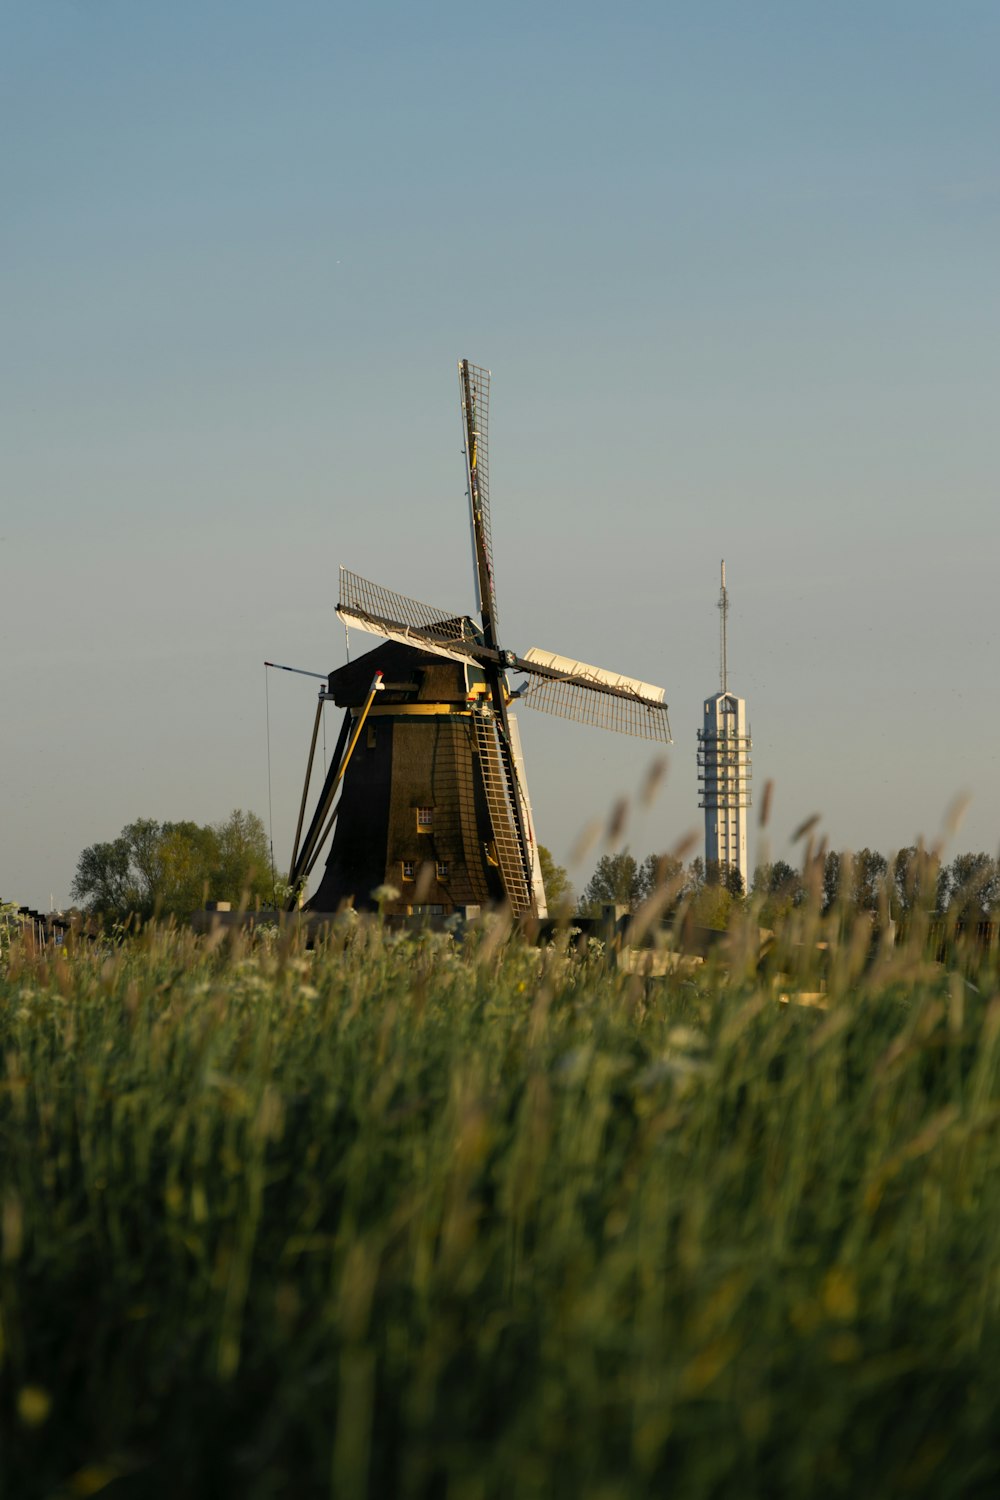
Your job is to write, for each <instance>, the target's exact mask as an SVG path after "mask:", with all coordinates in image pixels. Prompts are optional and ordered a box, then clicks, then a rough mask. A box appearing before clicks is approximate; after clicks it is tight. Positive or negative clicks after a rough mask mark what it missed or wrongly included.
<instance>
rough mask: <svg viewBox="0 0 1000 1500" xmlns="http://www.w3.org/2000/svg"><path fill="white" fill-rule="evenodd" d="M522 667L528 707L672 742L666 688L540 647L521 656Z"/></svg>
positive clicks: (523, 698) (520, 695)
mask: <svg viewBox="0 0 1000 1500" xmlns="http://www.w3.org/2000/svg"><path fill="white" fill-rule="evenodd" d="M517 669H518V671H521V672H525V673H526V674H527V677H528V680H527V682H526V683H525V685H524V687H523V688H522V689H521V690H520V692H519V693H518V698H519V699H520V701H521V702H522V703H524V704H525V705H526V706H527V707H528V708H538V709H542V710H543V711H544V712H545V713H550V714H557V715H559V717H561V718H564V719H575V720H577V722H579V723H583V724H594V725H596V726H597V727H598V728H600V729H613V730H616V731H617V732H618V733H619V734H630V735H632V736H634V737H635V738H636V739H643V740H659V741H661V742H662V743H663V744H668V745H669V744H670V742H671V736H670V720H669V718H668V717H667V705H666V703H665V702H664V698H665V696H666V694H665V693H664V690H663V688H658V687H654V686H653V684H652V683H650V682H641V681H640V680H639V678H637V677H625V676H623V675H622V674H621V673H620V672H607V671H605V670H604V668H603V667H592V666H590V665H589V664H588V663H587V662H582V661H572V660H571V659H570V658H569V657H566V656H557V655H555V653H554V652H552V651H540V650H538V648H537V647H534V646H533V647H532V648H531V650H530V651H528V652H527V653H526V654H525V655H524V656H521V657H518V658H517Z"/></svg>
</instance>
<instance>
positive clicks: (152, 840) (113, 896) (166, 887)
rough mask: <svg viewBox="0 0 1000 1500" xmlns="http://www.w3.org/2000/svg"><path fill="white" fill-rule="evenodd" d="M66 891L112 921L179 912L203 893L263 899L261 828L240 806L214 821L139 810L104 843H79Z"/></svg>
mask: <svg viewBox="0 0 1000 1500" xmlns="http://www.w3.org/2000/svg"><path fill="white" fill-rule="evenodd" d="M71 894H72V896H73V898H74V900H76V901H79V902H81V904H82V905H83V906H84V909H85V910H86V911H87V912H88V913H89V914H90V915H92V916H100V917H103V918H104V919H105V920H106V921H110V922H123V921H125V920H126V919H127V918H128V917H129V916H136V917H138V918H140V919H141V920H143V921H147V920H148V919H149V918H150V917H152V916H154V915H155V914H160V915H163V916H169V915H174V916H179V917H185V916H187V915H188V914H189V913H190V912H192V911H193V910H195V908H197V907H199V906H201V905H202V903H203V902H204V901H205V900H206V898H209V897H210V898H212V899H215V900H219V901H231V902H233V903H234V904H235V903H238V902H240V901H242V900H243V899H244V898H245V897H247V898H249V899H250V900H260V901H269V900H270V899H271V895H272V879H271V871H270V850H269V845H268V839H267V834H266V832H265V829H264V825H263V823H262V822H261V820H260V818H258V817H257V816H256V814H255V813H245V812H243V811H241V810H240V809H238V808H237V809H236V810H235V811H234V812H232V813H231V814H230V816H229V818H228V819H227V820H226V821H225V822H224V823H217V824H205V825H201V824H198V823H193V822H190V821H182V822H176V823H158V822H156V821H155V820H154V819H150V818H139V819H137V820H136V821H135V822H134V823H127V824H126V825H125V827H124V828H123V829H122V831H121V833H120V834H119V835H118V837H117V838H116V839H113V840H111V841H110V842H109V843H99V844H92V845H90V847H89V848H87V849H84V851H83V853H82V854H81V855H80V858H79V860H78V861H77V868H76V874H75V876H74V878H73V884H72V887H71Z"/></svg>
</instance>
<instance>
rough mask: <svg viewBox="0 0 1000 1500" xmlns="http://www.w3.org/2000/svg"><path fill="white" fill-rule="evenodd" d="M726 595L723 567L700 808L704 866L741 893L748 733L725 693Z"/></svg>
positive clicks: (740, 709) (746, 872) (739, 701)
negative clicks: (726, 872) (731, 872)
mask: <svg viewBox="0 0 1000 1500" xmlns="http://www.w3.org/2000/svg"><path fill="white" fill-rule="evenodd" d="M728 615H729V595H728V593H727V592H726V564H725V563H724V562H723V564H722V590H721V593H720V594H719V616H720V627H719V636H720V643H719V657H720V662H719V680H720V689H721V691H719V692H718V693H715V694H714V695H713V696H712V697H711V698H706V699H705V705H704V718H703V724H702V728H701V729H699V731H698V780H699V781H700V783H701V801H700V802H699V806H700V807H703V808H704V809H705V864H706V866H707V865H711V864H715V865H718V866H719V867H720V868H722V867H724V866H728V867H729V868H731V869H737V870H739V872H740V875H741V876H742V877H743V889H744V890H747V889H748V887H749V880H750V861H749V856H748V854H747V809H748V808H749V806H750V750H751V746H752V743H753V742H752V741H751V739H750V728H749V725H748V723H747V704H746V699H745V698H738V697H737V696H736V694H735V693H731V692H730V691H729V662H728V639H727V622H728Z"/></svg>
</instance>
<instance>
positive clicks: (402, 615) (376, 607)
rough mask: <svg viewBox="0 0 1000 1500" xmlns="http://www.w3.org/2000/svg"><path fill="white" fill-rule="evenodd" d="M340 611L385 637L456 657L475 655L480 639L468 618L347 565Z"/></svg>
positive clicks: (343, 616)
mask: <svg viewBox="0 0 1000 1500" xmlns="http://www.w3.org/2000/svg"><path fill="white" fill-rule="evenodd" d="M337 613H338V615H339V616H340V618H341V619H342V620H344V621H345V622H346V623H347V624H349V625H357V626H358V627H359V628H360V629H361V630H368V631H370V632H371V634H372V635H380V636H382V637H383V638H384V639H385V640H389V641H401V642H402V643H403V645H406V646H416V647H419V648H422V649H424V650H426V651H433V652H435V653H436V654H437V655H438V656H446V657H449V658H450V659H451V660H453V661H469V660H474V659H475V653H474V647H475V646H476V644H477V642H476V639H475V635H474V633H473V630H472V626H471V624H470V622H469V620H468V619H466V618H465V617H464V616H461V615H454V614H449V612H448V611H447V610H444V609H435V608H434V607H433V605H430V604H421V603H420V601H419V600H418V599H411V598H409V597H408V595H406V594H397V593H396V592H395V590H394V589H387V588H384V587H383V586H382V584H380V583H372V581H371V580H370V579H368V578H362V577H361V576H360V575H359V574H358V573H351V572H350V571H349V570H348V569H347V568H341V570H340V599H339V601H338V604H337Z"/></svg>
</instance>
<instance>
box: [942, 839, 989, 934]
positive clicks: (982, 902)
mask: <svg viewBox="0 0 1000 1500" xmlns="http://www.w3.org/2000/svg"><path fill="white" fill-rule="evenodd" d="M945 889H946V891H947V903H948V911H949V912H950V913H951V914H952V915H954V916H955V917H957V918H958V920H959V921H964V922H977V921H979V920H980V919H981V918H983V917H987V916H989V914H990V913H991V912H992V911H995V910H996V909H997V907H998V906H1000V870H998V867H997V862H996V860H995V859H993V858H992V857H991V856H990V855H989V854H958V855H956V857H955V858H954V859H953V860H952V862H951V864H950V865H949V867H948V870H947V873H946V886H945Z"/></svg>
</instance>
